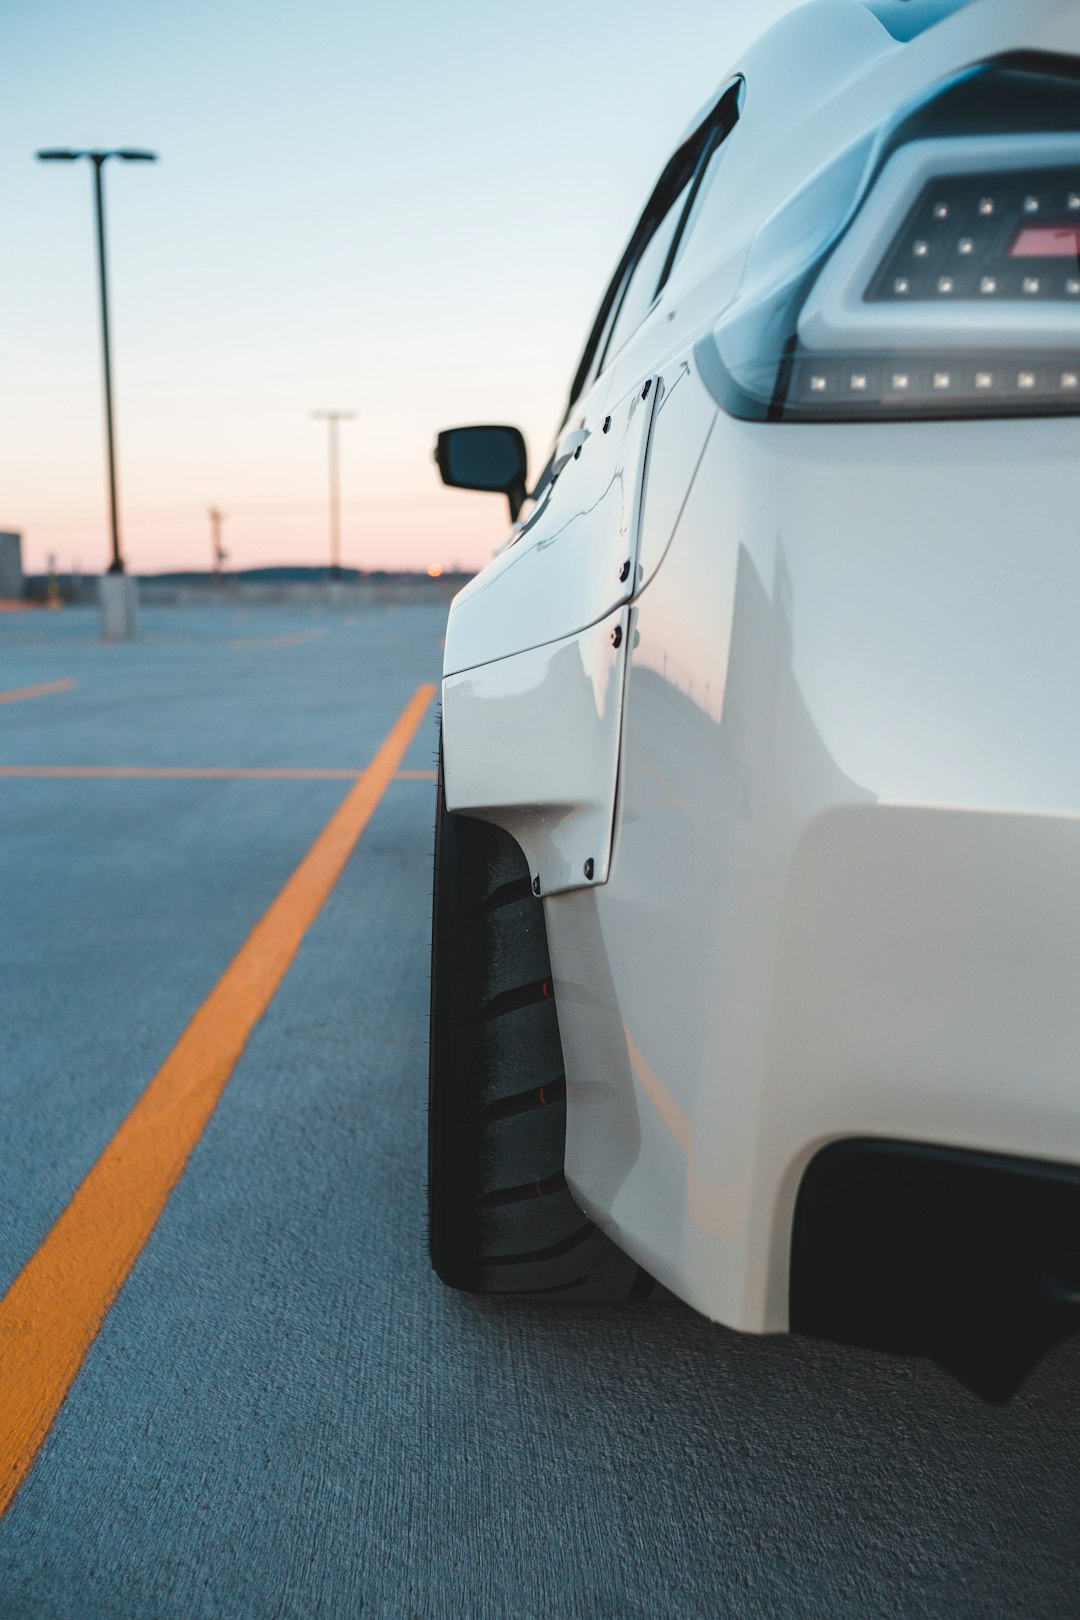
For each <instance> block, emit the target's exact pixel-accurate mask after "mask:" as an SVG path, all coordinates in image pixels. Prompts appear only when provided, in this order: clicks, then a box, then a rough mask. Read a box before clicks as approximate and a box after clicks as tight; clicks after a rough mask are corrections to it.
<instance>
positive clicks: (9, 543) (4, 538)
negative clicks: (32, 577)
mask: <svg viewBox="0 0 1080 1620" xmlns="http://www.w3.org/2000/svg"><path fill="white" fill-rule="evenodd" d="M22 593H23V570H22V535H21V534H10V533H7V534H4V533H0V599H3V600H5V601H17V600H18V599H19V597H20V596H22Z"/></svg>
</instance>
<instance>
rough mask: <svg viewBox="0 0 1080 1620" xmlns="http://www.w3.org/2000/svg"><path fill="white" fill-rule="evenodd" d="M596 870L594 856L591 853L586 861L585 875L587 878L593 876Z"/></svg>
mask: <svg viewBox="0 0 1080 1620" xmlns="http://www.w3.org/2000/svg"><path fill="white" fill-rule="evenodd" d="M594 870H595V868H594V866H593V858H592V856H591V855H590V856H589V858H588V860H587V861H586V862H585V876H586V877H587V878H591V877H592V875H593V872H594Z"/></svg>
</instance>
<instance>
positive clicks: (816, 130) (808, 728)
mask: <svg viewBox="0 0 1080 1620" xmlns="http://www.w3.org/2000/svg"><path fill="white" fill-rule="evenodd" d="M437 456H438V461H439V466H440V469H441V472H442V474H443V477H444V480H445V481H446V482H447V483H448V484H452V485H458V486H463V487H465V488H470V489H493V490H500V491H503V492H504V493H505V494H507V495H508V496H509V499H510V508H511V516H512V520H513V529H512V532H511V536H510V539H509V542H508V544H507V545H506V546H505V547H504V548H503V550H502V551H501V552H500V554H499V555H498V556H497V557H496V558H495V560H494V561H493V562H492V563H491V564H490V565H489V566H488V567H486V568H485V569H484V570H483V571H482V572H481V573H480V574H479V575H478V576H477V577H476V578H475V579H474V580H473V581H472V582H471V583H470V584H469V585H468V586H467V587H466V589H464V590H463V591H462V592H461V593H460V595H458V596H457V597H456V599H455V601H454V603H453V607H452V610H451V614H450V621H449V627H448V630H447V635H446V655H445V673H444V679H443V688H442V748H443V773H442V781H443V789H442V797H441V802H440V813H439V826H438V833H437V846H436V854H437V863H436V897H435V898H436V905H435V922H434V946H433V957H434V975H433V995H432V1018H433V1027H432V1063H431V1151H430V1196H431V1210H430V1215H431V1251H432V1257H433V1260H434V1263H435V1266H436V1268H437V1270H438V1272H439V1274H440V1276H441V1277H442V1278H443V1279H444V1280H445V1281H446V1282H448V1283H450V1284H453V1285H455V1286H457V1287H462V1288H467V1289H473V1290H477V1291H480V1292H495V1293H503V1294H507V1293H509V1294H550V1295H553V1296H560V1297H565V1298H571V1299H576V1298H580V1297H600V1298H614V1297H623V1296H627V1295H630V1296H632V1295H634V1294H636V1293H640V1292H643V1291H646V1290H647V1289H648V1288H649V1287H650V1286H651V1280H652V1279H658V1280H659V1281H660V1282H661V1283H662V1284H664V1285H665V1286H666V1287H667V1288H668V1289H669V1290H671V1291H672V1292H673V1293H675V1294H676V1295H678V1296H679V1297H680V1298H682V1299H683V1300H685V1301H687V1302H688V1303H689V1304H691V1305H692V1306H695V1307H696V1308H697V1309H698V1310H700V1311H702V1312H704V1313H705V1314H706V1315H707V1316H709V1317H711V1318H713V1319H714V1320H716V1321H718V1322H722V1323H726V1324H727V1325H728V1326H730V1327H732V1328H737V1329H742V1330H744V1331H746V1332H752V1333H773V1332H782V1331H785V1330H788V1329H791V1330H794V1331H801V1332H808V1333H813V1334H819V1335H823V1336H826V1337H830V1338H833V1339H837V1340H840V1341H845V1342H851V1343H856V1344H863V1345H869V1346H876V1347H880V1348H884V1349H890V1350H896V1351H903V1352H918V1353H924V1354H928V1355H931V1356H933V1357H934V1358H935V1359H936V1360H937V1361H938V1362H940V1363H941V1364H942V1365H943V1366H945V1367H947V1368H949V1369H951V1370H952V1371H953V1372H954V1373H955V1374H957V1375H958V1376H959V1377H961V1378H962V1379H964V1380H965V1381H966V1382H967V1383H968V1385H969V1386H970V1387H972V1388H973V1389H976V1390H978V1391H980V1392H981V1393H982V1394H983V1395H985V1396H986V1397H988V1398H990V1399H1002V1398H1004V1397H1006V1396H1007V1395H1008V1394H1009V1393H1010V1392H1011V1391H1012V1390H1013V1389H1014V1388H1015V1387H1016V1386H1017V1384H1018V1383H1019V1381H1020V1380H1021V1379H1022V1377H1023V1376H1024V1374H1025V1373H1026V1371H1027V1369H1028V1368H1029V1367H1030V1366H1031V1365H1032V1364H1033V1363H1034V1362H1035V1361H1036V1360H1037V1359H1038V1357H1039V1356H1040V1355H1041V1354H1042V1353H1043V1352H1044V1351H1045V1349H1046V1348H1047V1347H1048V1346H1049V1345H1051V1344H1052V1343H1053V1342H1054V1341H1055V1340H1056V1339H1058V1338H1059V1337H1060V1336H1061V1335H1062V1334H1063V1333H1065V1332H1067V1331H1069V1330H1070V1329H1071V1328H1072V1327H1073V1326H1075V1325H1077V1324H1078V1322H1080V6H1077V4H1076V0H1024V3H1023V4H1022V5H1021V4H1018V3H1017V0H973V3H970V4H966V5H965V4H960V5H957V4H956V3H955V0H953V3H951V4H946V3H940V0H925V3H924V0H873V3H868V4H865V5H864V4H862V3H860V0H814V3H812V4H809V5H806V6H804V7H803V8H801V9H799V10H797V11H795V12H793V13H792V14H790V15H789V16H787V17H786V18H785V19H784V20H783V21H782V22H781V23H779V24H778V25H777V26H776V27H774V28H773V29H772V30H771V31H770V32H769V33H767V34H766V35H765V36H764V37H763V38H762V39H761V40H760V42H759V43H758V44H757V45H756V46H755V47H754V48H753V49H752V50H750V51H749V52H748V53H747V55H746V57H745V59H744V60H743V61H742V62H741V63H739V64H738V70H737V71H736V72H734V73H733V74H732V75H731V76H730V77H729V78H728V79H727V80H726V81H725V82H724V83H723V85H722V86H721V87H720V89H719V91H718V93H717V95H716V97H715V98H714V100H713V101H712V102H711V103H710V104H709V105H708V106H707V107H706V108H705V110H704V112H703V113H702V114H701V115H700V116H699V117H698V118H697V119H696V120H695V121H694V123H693V124H692V125H691V127H690V130H689V132H688V134H687V135H686V136H685V138H684V139H683V140H682V142H681V143H680V144H679V146H678V148H677V150H676V151H675V153H674V155H673V156H672V157H671V159H670V161H669V162H668V164H667V166H666V168H665V169H664V171H663V173H662V174H661V176H660V179H659V181H658V183H657V185H656V189H655V190H654V192H653V194H652V195H651V197H650V198H649V200H648V202H647V203H646V206H645V210H644V212H643V214H642V216H641V219H640V221H639V222H638V225H637V226H636V228H635V230H634V232H633V235H632V237H631V239H630V243H629V246H628V247H627V249H626V252H625V254H624V255H623V258H622V260H621V261H620V263H619V265H618V268H617V270H616V272H615V275H614V277H613V278H612V281H611V284H610V286H609V287H608V289H607V292H606V293H605V294H604V297H603V299H602V301H601V305H600V310H599V313H598V315H597V317H596V321H595V324H594V326H593V329H592V332H591V334H590V337H589V340H588V343H587V345H586V348H585V352H584V354H583V356H582V359H581V363H580V365H579V367H578V369H577V373H576V375H575V377H574V380H573V384H572V387H571V390H570V404H569V407H568V410H567V414H566V418H565V422H564V425H563V428H562V430H561V433H560V435H559V438H558V440H557V443H556V445H555V448H554V450H553V451H552V454H551V456H550V459H549V460H548V463H547V465H546V467H545V468H544V469H543V471H542V473H541V474H540V476H539V477H538V478H537V479H536V480H535V482H534V483H532V485H531V486H529V484H528V480H527V476H526V466H525V454H524V445H523V442H522V439H521V436H520V434H519V433H518V432H517V431H516V430H515V429H513V428H506V427H473V428H458V429H452V430H449V431H447V432H445V433H443V434H441V435H440V437H439V444H438V450H437ZM583 1212H584V1213H583Z"/></svg>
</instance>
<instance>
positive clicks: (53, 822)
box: [0, 608, 1080, 1620]
mask: <svg viewBox="0 0 1080 1620" xmlns="http://www.w3.org/2000/svg"><path fill="white" fill-rule="evenodd" d="M144 629H145V635H144V638H143V640H142V641H140V642H139V643H138V644H136V645H134V646H129V647H103V646H101V645H99V644H98V643H97V642H96V640H95V638H94V623H93V619H92V616H91V615H90V614H89V613H84V612H79V611H77V610H67V611H65V612H64V613H61V614H59V615H50V616H46V615H44V614H35V615H19V616H4V617H3V618H0V689H11V688H16V687H24V686H29V685H32V684H35V683H40V682H49V681H54V680H59V679H63V678H71V679H74V680H76V681H77V682H78V685H77V686H75V687H74V688H73V689H71V690H68V691H65V692H60V693H54V694H52V695H43V696H41V697H37V698H31V699H27V700H25V701H21V702H17V703H11V704H7V705H4V704H0V765H2V764H23V765H26V764H35V765H106V764H107V765H144V766H174V765H182V766H192V765H218V766H248V767H250V766H290V767H308V768H323V769H325V768H357V767H359V766H361V765H363V764H364V763H365V762H366V761H367V759H368V758H369V757H370V756H371V754H372V753H373V752H374V750H375V748H376V747H377V746H378V744H379V742H380V741H381V740H382V738H383V737H384V736H385V735H386V733H387V732H388V730H389V729H390V727H391V725H392V724H393V722H394V720H395V718H396V716H397V715H398V713H399V712H400V711H401V709H402V708H403V706H404V704H405V703H406V701H407V700H408V698H409V696H410V695H411V693H412V692H413V690H414V689H415V687H416V686H417V685H418V684H419V683H420V682H421V681H424V680H430V679H433V678H435V676H436V674H437V670H438V664H439V640H440V636H441V631H442V624H441V619H440V615H439V614H438V612H437V611H435V610H434V609H430V608H417V609H409V608H403V609H401V610H400V611H398V612H389V611H387V610H385V609H383V610H379V609H374V608H370V609H366V610H361V611H358V612H355V613H353V612H347V611H338V612H333V611H330V610H327V611H322V612H320V611H316V610H314V609H313V610H310V611H302V610H299V609H294V610H289V611H286V610H281V611H280V612H274V611H270V610H264V611H258V612H256V611H250V612H248V613H247V614H245V615H243V616H240V615H236V616H234V615H232V614H230V613H228V612H227V611H225V610H219V611H217V612H214V611H205V612H203V611H196V610H189V611H187V612H182V613H181V612H177V613H166V612H164V611H160V612H156V613H147V614H146V615H145V616H144ZM432 739H433V728H432V726H431V725H430V724H428V725H427V726H426V727H424V728H422V730H421V732H420V733H419V734H418V736H417V738H416V740H415V742H414V743H413V744H412V746H411V748H410V750H409V753H408V755H407V757H406V759H405V761H404V764H405V766H407V767H410V768H415V769H423V768H425V767H427V766H429V765H430V763H431V751H432ZM347 789H348V783H347V782H341V781H333V780H329V781H328V780H320V779H302V778H297V779H273V780H260V779H231V780H210V781H208V780H173V779H161V778H148V779H121V780H99V779H92V778H91V779H87V778H74V779H73V778H59V779H43V778H11V777H0V995H2V1003H0V1005H2V1011H3V1017H2V1049H3V1050H2V1064H0V1121H2V1164H0V1168H2V1174H0V1283H2V1286H3V1288H6V1287H7V1285H8V1284H9V1283H10V1281H11V1279H12V1278H13V1277H14V1276H15V1275H16V1273H17V1272H18V1271H19V1269H20V1268H21V1266H22V1265H23V1263H24V1262H25V1260H26V1259H27V1257H28V1256H29V1255H30V1254H32V1253H33V1252H34V1250H35V1249H36V1247H37V1246H38V1245H39V1243H40V1242H41V1241H42V1239H43V1237H44V1236H45V1234H46V1232H47V1231H48V1230H49V1228H50V1226H51V1225H52V1222H53V1221H54V1220H55V1218H56V1216H57V1215H58V1214H59V1212H60V1210H61V1209H62V1208H63V1207H64V1205H65V1203H66V1202H67V1200H68V1198H69V1197H70V1195H71V1193H72V1191H73V1190H74V1188H75V1186H76V1185H77V1184H78V1182H79V1180H80V1179H81V1178H82V1176H83V1175H85V1173H86V1171H87V1170H88V1169H89V1167H90V1165H91V1164H92V1163H93V1162H94V1160H95V1158H96V1157H97V1155H98V1153H99V1152H100V1151H101V1149H102V1147H103V1146H104V1145H105V1143H106V1142H107V1141H108V1140H109V1139H110V1137H111V1136H112V1134H113V1133H114V1131H115V1130H116V1128H117V1126H118V1125H119V1123H120V1121H121V1119H122V1118H123V1116H124V1114H125V1112H126V1110H127V1109H128V1108H129V1107H130V1106H131V1104H132V1102H133V1101H134V1100H135V1098H136V1097H137V1096H138V1095H139V1093H140V1092H141V1090H142V1088H143V1087H144V1086H145V1085H146V1083H147V1082H148V1080H149V1079H150V1078H151V1076H152V1075H153V1074H154V1072H155V1071H156V1069H157V1068H158V1066H159V1065H160V1064H161V1062H162V1060H163V1058H164V1057H165V1056H166V1054H167V1052H168V1051H169V1049H170V1048H171V1046H172V1045H173V1043H174V1041H175V1040H176V1038H177V1036H178V1035H179V1034H180V1031H181V1030H182V1029H183V1027H184V1025H185V1024H186V1022H187V1020H188V1019H189V1018H190V1016H191V1014H192V1013H193V1011H194V1010H195V1008H196V1007H197V1006H198V1005H199V1003H200V1002H201V1001H202V999H203V998H204V997H205V996H206V994H207V993H208V991H209V990H210V989H211V988H212V986H213V985H214V983H215V982H216V981H217V979H218V977H219V976H220V975H221V973H222V972H223V970H224V969H225V967H226V966H227V964H228V962H229V961H230V959H231V957H232V955H233V954H234V952H235V951H236V950H237V948H238V946H239V945H240V944H241V942H242V940H243V939H244V937H245V935H246V934H247V932H248V930H249V929H250V928H251V926H252V924H253V923H254V922H255V921H256V919H257V918H258V917H259V916H260V914H261V913H262V912H263V910H264V909H265V908H266V906H267V905H268V904H269V903H270V901H271V900H272V899H273V897H274V896H275V894H276V893H277V892H278V890H279V889H280V887H281V885H282V883H283V882H284V881H285V879H286V877H287V876H288V875H289V873H290V872H291V870H292V869H293V868H294V867H295V865H296V863H297V862H298V861H299V860H300V858H301V857H302V855H303V854H304V853H305V851H306V850H307V849H308V847H309V846H310V844H311V842H312V840H313V839H314V838H315V837H316V835H317V833H318V832H319V830H320V828H321V827H322V826H323V825H324V823H325V822H326V820H327V818H328V817H329V816H330V815H331V813H332V811H333V809H334V808H335V806H336V805H337V804H338V803H339V802H340V800H341V799H342V797H343V795H344V793H345V792H346V791H347ZM431 796H432V795H431V784H430V783H427V782H423V781H409V780H397V781H394V782H393V783H392V784H391V786H390V787H389V789H388V790H387V793H386V796H385V798H384V799H383V800H382V802H381V804H380V806H379V808H378V810H377V811H376V813H375V815H374V817H373V819H372V821H371V822H370V824H369V826H368V827H367V829H366V831H365V832H364V833H363V835H362V837H361V839H360V842H359V844H358V845H357V847H356V850H355V851H354V853H353V855H352V858H351V859H350V861H349V864H348V866H347V868H346V870H345V872H344V874H343V876H342V877H341V879H340V881H339V882H338V884H337V886H336V888H335V889H334V891H333V893H332V894H331V896H330V898H329V900H328V902H327V904H326V906H325V908H324V910H323V911H322V913H321V915H320V916H319V917H318V919H317V920H316V922H315V923H314V925H313V926H312V928H311V930H310V932H309V934H308V936H307V938H306V940H305V942H304V945H303V947H302V949H301V951H300V954H299V956H298V958H297V960H296V961H295V963H294V965H293V967H292V968H291V970H290V971H289V973H288V975H287V977H286V978H285V980H284V983H283V984H282V986H281V988H280V990H279V991H278V994H277V996H276V997H275V999H274V1001H273V1003H272V1004H271V1006H270V1009H269V1011H268V1012H267V1014H266V1016H265V1017H264V1018H263V1020H262V1022H261V1023H260V1024H259V1026H258V1027H257V1029H256V1031H255V1033H254V1035H253V1037H252V1039H251V1041H250V1042H249V1044H248V1047H247V1049H246V1051H245V1053H244V1055H243V1057H242V1058H241V1060H240V1062H239V1064H238V1066H237V1068H236V1070H235V1072H234V1074H233V1076H232V1079H231V1081H230V1082H229V1085H228V1088H227V1090H226V1092H225V1094H224V1097H223V1099H222V1101H221V1103H220V1104H219V1106H218V1108H217V1111H216V1113H215V1114H214V1116H213V1118H212V1119H211V1121H210V1123H209V1125H208V1127H207V1129H206V1131H205V1134H204V1135H203V1137H202V1139H201V1141H200V1142H199V1144H198V1146H197V1148H196V1149H195V1152H194V1154H193V1156H192V1159H191V1161H190V1164H189V1166H188V1169H187V1171H186V1174H185V1175H184V1177H183V1179H182V1181H181V1182H180V1184H179V1186H178V1187H177V1189H176V1191H175V1192H174V1194H173V1196H172V1198H171V1199H170V1201H169V1203H168V1205H167V1207H166V1209H165V1211H164V1214H163V1216H162V1218H161V1220H160V1222H159V1224H158V1226H157V1228H156V1230H155V1231H154V1233H153V1235H152V1237H151V1239H150V1241H149V1243H148V1244H147V1246H146V1248H145V1249H144V1251H143V1252H142V1254H141V1256H140V1258H139V1260H138V1261H137V1263H136V1265H135V1267H134V1269H133V1271H132V1273H131V1275H130V1278H129V1280H128V1282H127V1284H126V1286H125V1287H124V1289H123V1291H122V1293H121V1294H120V1297H119V1299H118V1300H117V1302H116V1304H115V1305H114V1307H113V1309H112V1311H111V1312H110V1314H109V1315H108V1317H107V1319H106V1321H105V1324H104V1327H103V1329H102V1331H101V1333H100V1335H99V1337H98V1338H97V1340H96V1341H95V1343H94V1344H93V1346H92V1348H91V1350H90V1353H89V1355H88V1357H87V1359H86V1362H85V1364H84V1366H83V1368H82V1371H81V1373H80V1374H79V1376H78V1378H77V1380H76V1382H75V1384H74V1386H73V1389H72V1391H71V1394H70V1395H69V1397H68V1399H67V1402H66V1404H65V1405H64V1407H63V1409H62V1411H61V1413H60V1416H59V1419H58V1421H57V1422H56V1424H55V1426H54V1427H53V1429H52V1431H51V1433H50V1434H49V1437H48V1439H47V1440H46V1442H45V1444H44V1446H43V1447H42V1449H41V1451H40V1453H39V1455H38V1458H37V1462H36V1464H35V1466H34V1468H33V1470H32V1472H31V1474H30V1475H29V1477H28V1479H27V1481H26V1483H25V1484H24V1486H23V1488H22V1490H21V1492H20V1494H19V1495H18V1496H17V1498H16V1499H15V1502H14V1505H13V1506H12V1507H11V1508H10V1510H9V1511H8V1513H7V1515H6V1517H4V1518H3V1520H0V1615H2V1616H4V1617H5V1620H7V1617H16V1616H27V1617H29V1616H34V1617H47V1616H58V1617H59V1616H64V1617H68V1616H70V1617H72V1620H89V1617H93V1616H138V1617H141V1616H156V1617H162V1620H170V1617H173V1616H178V1617H179V1616H182V1617H185V1620H187V1617H190V1616H204V1615H205V1616H260V1617H261V1616H297V1617H306V1616H339V1615H340V1616H354V1615H361V1614H362V1615H365V1616H394V1617H396V1616H403V1617H408V1616H417V1617H428V1616H432V1617H437V1616H465V1617H469V1620H472V1617H489V1616H490V1617H504V1616H505V1617H514V1616H543V1617H545V1620H546V1617H562V1616H581V1617H588V1620H599V1617H607V1616H611V1617H624V1616H625V1617H629V1616H643V1617H649V1620H660V1617H664V1616H702V1617H712V1616H727V1615H732V1616H758V1615H763V1616H764V1615H768V1616H784V1617H787V1616H802V1615H822V1616H836V1615H844V1616H846V1615H856V1616H863V1615H865V1616H884V1615H903V1616H918V1615H929V1616H948V1617H958V1616H998V1615H1012V1614H1016V1615H1032V1616H1074V1615H1078V1614H1080V1522H1078V1521H1080V1341H1077V1342H1073V1343H1070V1344H1068V1345H1065V1346H1062V1347H1061V1348H1060V1349H1059V1350H1057V1351H1056V1352H1055V1354H1054V1355H1053V1356H1052V1357H1051V1358H1050V1359H1049V1360H1048V1361H1047V1362H1046V1363H1045V1364H1044V1365H1043V1366H1042V1367H1041V1368H1040V1369H1039V1371H1038V1372H1037V1373H1036V1374H1035V1376H1034V1377H1033V1378H1032V1379H1031V1381H1030V1383H1029V1384H1028V1386H1027V1387H1026V1389H1025V1390H1024V1391H1023V1393H1022V1394H1021V1396H1020V1397H1019V1398H1018V1399H1017V1400H1015V1401H1014V1402H1013V1404H1012V1405H1011V1406H1009V1407H1007V1408H1005V1409H1003V1410H999V1409H994V1408H989V1407H985V1406H983V1405H981V1404H980V1403H979V1402H978V1401H976V1400H975V1399H974V1398H973V1397H971V1396H969V1395H968V1394H966V1393H965V1392H964V1391H963V1390H962V1389H960V1388H959V1387H957V1386H956V1385H954V1384H952V1383H950V1382H949V1381H948V1380H947V1379H946V1378H945V1377H944V1376H943V1375H941V1374H940V1373H938V1372H937V1371H936V1370H935V1369H934V1368H933V1367H931V1366H929V1365H927V1364H923V1363H919V1362H896V1361H890V1360H888V1359H886V1358H883V1357H876V1356H872V1355H869V1354H855V1353H853V1352H847V1351H844V1350H841V1349H838V1348H835V1347H829V1346H826V1345H816V1344H812V1343H809V1342H801V1341H795V1340H782V1339H778V1340H770V1341H762V1342H755V1341H750V1340H743V1339H741V1338H739V1337H737V1336H735V1335H732V1334H730V1333H727V1332H725V1331H724V1330H722V1329H720V1328H717V1327H714V1326H711V1325H710V1324H708V1323H706V1322H704V1321H702V1320H701V1319H700V1318H698V1317H696V1316H695V1315H693V1314H692V1313H691V1312H690V1311H688V1310H685V1309H683V1308H682V1307H680V1306H678V1305H675V1304H673V1303H668V1304H665V1305H654V1306H646V1307H644V1308H640V1309H638V1310H635V1311H632V1312H631V1311H628V1310H627V1311H624V1310H622V1309H611V1308H594V1309H591V1310H586V1309H583V1308H580V1307H579V1308H577V1309H565V1308H564V1309H561V1310H555V1309H552V1310H548V1309H546V1308H540V1307H538V1306H536V1305H525V1304H517V1305H515V1304H509V1303H506V1304H491V1303H486V1302H484V1301H480V1300H473V1299H470V1298H466V1297H459V1296H455V1295H452V1294H449V1293H447V1292H445V1291H444V1290H442V1289H441V1287H440V1286H439V1285H438V1284H437V1283H436V1282H435V1280H434V1279H433V1277H432V1276H431V1275H430V1273H429V1271H428V1268H427V1264H426V1259H425V1253H424V1233H423V1215H422V1208H423V1155H424V1148H423V1137H424V1087H425V1060H426V1045H425V1027H424V1023H425V1010H426V1009H425V1002H426V994H427V962H426V951H427V938H426V931H427V922H428V904H429V841H430V830H431V808H432V806H431ZM3 1399H4V1392H3V1390H0V1401H2V1400H3Z"/></svg>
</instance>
